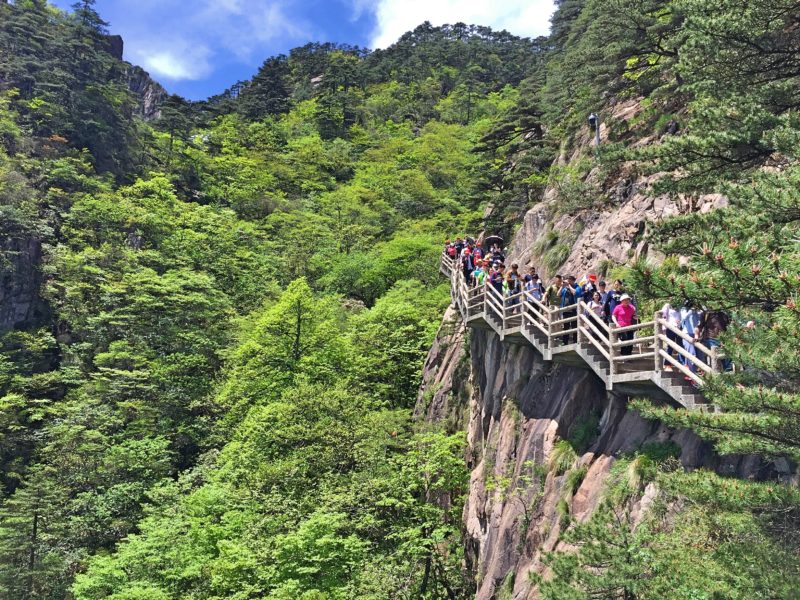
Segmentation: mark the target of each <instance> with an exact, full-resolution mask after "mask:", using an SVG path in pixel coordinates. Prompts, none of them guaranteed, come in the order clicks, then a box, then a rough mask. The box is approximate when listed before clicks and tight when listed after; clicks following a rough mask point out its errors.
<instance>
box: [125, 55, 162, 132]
mask: <svg viewBox="0 0 800 600" xmlns="http://www.w3.org/2000/svg"><path fill="white" fill-rule="evenodd" d="M128 87H129V88H130V90H131V92H133V94H134V96H136V98H137V100H138V113H139V115H140V116H141V117H142V118H143V119H145V120H147V121H150V120H153V119H158V118H159V117H160V116H161V105H162V104H163V103H164V100H166V99H167V96H168V95H169V94H167V90H165V89H164V88H163V87H161V85H160V84H159V83H157V82H156V81H154V80H153V79H151V78H150V74H149V73H148V72H147V71H145V70H144V69H142V68H141V67H137V66H133V65H130V66H129V67H128Z"/></svg>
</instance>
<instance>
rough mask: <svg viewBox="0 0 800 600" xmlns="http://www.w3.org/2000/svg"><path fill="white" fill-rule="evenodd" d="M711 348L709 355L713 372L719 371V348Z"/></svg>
mask: <svg viewBox="0 0 800 600" xmlns="http://www.w3.org/2000/svg"><path fill="white" fill-rule="evenodd" d="M709 350H711V354H710V355H709V357H708V359H709V363H710V364H709V365H708V366H709V367H711V372H712V373H715V374H716V373H719V357H718V356H717V348H716V347H714V348H709Z"/></svg>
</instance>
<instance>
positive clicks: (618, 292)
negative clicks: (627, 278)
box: [603, 279, 625, 323]
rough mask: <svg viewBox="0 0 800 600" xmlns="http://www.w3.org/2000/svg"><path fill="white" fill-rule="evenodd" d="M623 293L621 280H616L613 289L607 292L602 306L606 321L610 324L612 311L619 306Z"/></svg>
mask: <svg viewBox="0 0 800 600" xmlns="http://www.w3.org/2000/svg"><path fill="white" fill-rule="evenodd" d="M624 293H625V288H624V287H623V285H622V280H621V279H617V280H615V281H614V288H613V289H612V290H609V292H608V294H607V295H606V301H605V303H604V304H603V312H604V313H605V315H606V321H607V322H609V323H610V322H612V320H613V319H612V316H613V314H614V309H615V308H617V306H619V304H620V302H621V298H622V295H623V294H624Z"/></svg>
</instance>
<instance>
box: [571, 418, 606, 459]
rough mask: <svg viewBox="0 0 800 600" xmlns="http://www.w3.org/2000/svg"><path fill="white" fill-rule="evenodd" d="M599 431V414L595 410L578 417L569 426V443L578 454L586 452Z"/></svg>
mask: <svg viewBox="0 0 800 600" xmlns="http://www.w3.org/2000/svg"><path fill="white" fill-rule="evenodd" d="M599 431H600V415H599V413H597V411H594V412H591V413H588V414H586V415H584V416H582V417H580V418H578V419H577V420H576V421H575V423H574V424H573V425H572V427H571V428H570V432H569V443H570V445H571V446H572V447H573V448H574V449H575V452H576V453H577V454H579V455H581V454H583V453H584V452H586V451H587V450H588V449H589V447H590V446H591V445H592V443H593V442H594V440H595V438H596V437H597V435H598V433H599Z"/></svg>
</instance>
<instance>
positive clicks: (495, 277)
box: [489, 262, 504, 296]
mask: <svg viewBox="0 0 800 600" xmlns="http://www.w3.org/2000/svg"><path fill="white" fill-rule="evenodd" d="M503 269H504V265H503V263H500V262H496V263H494V265H493V266H492V270H491V271H490V272H489V283H490V284H491V285H492V287H493V288H494V289H495V290H497V293H498V294H500V295H501V296H502V294H503Z"/></svg>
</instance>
